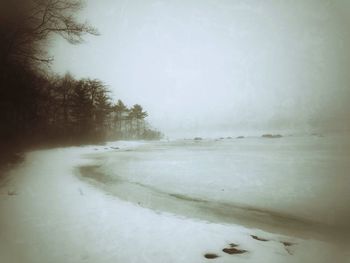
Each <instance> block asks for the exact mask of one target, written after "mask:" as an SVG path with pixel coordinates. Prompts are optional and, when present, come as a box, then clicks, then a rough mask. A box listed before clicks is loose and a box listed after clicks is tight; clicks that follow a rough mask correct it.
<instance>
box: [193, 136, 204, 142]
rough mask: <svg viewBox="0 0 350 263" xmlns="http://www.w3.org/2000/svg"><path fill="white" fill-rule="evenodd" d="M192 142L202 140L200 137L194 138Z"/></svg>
mask: <svg viewBox="0 0 350 263" xmlns="http://www.w3.org/2000/svg"><path fill="white" fill-rule="evenodd" d="M193 140H195V141H201V140H203V138H202V137H195V138H194V139H193Z"/></svg>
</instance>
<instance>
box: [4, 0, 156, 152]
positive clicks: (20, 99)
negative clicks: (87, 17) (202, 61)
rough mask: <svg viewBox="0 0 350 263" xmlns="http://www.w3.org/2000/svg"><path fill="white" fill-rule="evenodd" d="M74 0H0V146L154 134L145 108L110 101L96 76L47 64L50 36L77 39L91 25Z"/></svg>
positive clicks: (153, 136) (91, 31)
mask: <svg viewBox="0 0 350 263" xmlns="http://www.w3.org/2000/svg"><path fill="white" fill-rule="evenodd" d="M82 7H83V2H82V1H79V0H27V1H23V0H12V1H0V35H1V38H2V39H1V41H0V142H1V144H2V145H1V146H2V149H4V146H5V148H6V145H7V146H10V147H13V146H14V145H15V144H17V145H27V144H31V145H37V144H42V143H54V144H76V143H90V142H97V141H102V140H107V139H140V138H142V139H157V138H160V136H161V134H160V133H159V132H157V131H154V130H152V129H151V128H150V127H149V125H148V124H147V123H146V122H145V118H146V117H147V112H145V111H144V110H143V108H142V106H140V105H138V104H136V105H134V106H132V107H130V108H128V107H127V106H126V105H125V104H124V103H123V102H122V101H120V100H119V101H118V102H116V103H113V102H112V99H111V93H110V91H109V89H108V88H107V86H106V85H105V84H104V83H103V82H102V81H100V80H97V79H89V78H86V79H79V80H78V79H75V78H74V77H73V76H72V75H70V74H69V73H67V74H65V75H64V76H57V75H55V74H54V73H52V72H51V71H50V69H49V66H48V65H49V64H50V63H51V62H52V60H53V58H51V57H49V56H48V53H47V50H48V46H49V44H50V41H51V39H52V36H54V35H59V36H61V37H63V38H64V39H66V40H67V41H68V42H69V43H71V44H79V43H81V42H82V41H83V36H84V35H86V34H91V35H98V34H99V33H98V31H97V30H96V29H95V28H94V27H92V26H91V25H89V24H88V23H86V22H80V21H78V20H77V19H76V18H75V14H76V12H77V11H79V10H80V9H81V8H82Z"/></svg>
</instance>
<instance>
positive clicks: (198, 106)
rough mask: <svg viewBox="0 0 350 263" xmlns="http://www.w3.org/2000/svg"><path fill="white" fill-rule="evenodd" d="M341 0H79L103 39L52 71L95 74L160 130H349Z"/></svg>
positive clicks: (348, 62) (63, 46) (73, 50)
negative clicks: (144, 112) (140, 107)
mask: <svg viewBox="0 0 350 263" xmlns="http://www.w3.org/2000/svg"><path fill="white" fill-rule="evenodd" d="M349 10H350V9H349V5H348V4H347V3H346V1H335V2H332V3H330V2H328V1H307V2H298V3H295V2H294V1H286V2H283V3H277V2H276V1H266V2H263V3H259V4H257V3H255V2H245V1H235V2H232V1H219V2H215V3H214V2H213V1H210V0H207V1H201V2H198V1H178V2H172V3H170V2H167V1H155V0H154V1H153V0H152V1H147V2H142V1H131V2H130V1H117V2H115V1H103V2H98V3H96V2H93V1H87V3H86V8H85V9H84V10H83V11H82V12H81V13H80V16H81V19H82V20H87V21H89V22H90V23H91V24H93V25H95V26H96V27H97V28H98V30H99V31H100V33H101V35H100V36H98V37H88V38H87V40H86V42H85V43H83V44H82V45H79V47H76V46H70V45H69V44H67V43H64V41H63V40H57V41H55V42H53V43H52V46H51V48H50V53H51V54H52V55H53V56H54V57H55V61H54V63H53V66H52V69H53V70H54V71H57V72H59V73H62V74H64V73H65V72H67V71H69V72H70V73H72V74H73V75H75V76H78V77H87V76H89V77H96V78H100V79H101V80H103V81H104V82H105V83H106V84H107V85H108V86H109V88H110V89H111V90H112V94H113V96H114V97H115V98H121V99H122V100H123V101H125V102H126V104H130V105H132V104H134V103H136V102H137V103H141V104H142V105H144V106H145V108H147V110H148V112H149V113H150V114H149V118H148V119H149V121H150V122H151V124H152V125H154V126H155V127H156V128H158V129H159V130H161V131H162V132H164V133H165V134H167V135H170V136H172V135H174V136H175V137H181V136H186V135H187V134H189V135H190V134H191V135H194V134H198V133H200V131H203V133H204V134H216V133H217V132H218V131H220V130H222V132H223V133H225V134H229V133H235V132H238V133H239V132H240V130H243V131H248V132H249V131H250V132H252V131H254V130H258V131H260V130H261V131H269V130H288V131H296V132H329V131H330V132H331V131H348V130H349V123H348V122H347V119H348V114H349V113H350V110H349V106H348V99H349V98H350V89H349V87H348V83H349V76H350V74H348V72H347V71H348V68H349V67H350V56H349V53H348V52H347V47H348V45H349V44H350V37H349V33H348V32H347V28H346V21H348V18H347V15H348V14H349V12H350V11H349Z"/></svg>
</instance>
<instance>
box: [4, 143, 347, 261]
mask: <svg viewBox="0 0 350 263" xmlns="http://www.w3.org/2000/svg"><path fill="white" fill-rule="evenodd" d="M111 145H113V147H116V146H119V147H121V148H123V147H124V148H125V147H128V148H129V149H136V148H137V147H139V146H138V144H137V143H136V144H133V145H129V144H128V143H114V144H109V145H108V146H88V147H72V148H61V149H53V150H42V151H36V152H31V153H29V154H27V155H26V159H25V161H24V163H23V164H21V165H19V166H18V167H17V168H16V169H14V170H13V171H11V172H10V174H9V175H8V177H6V181H5V183H3V185H2V187H1V188H0V262H1V263H41V262H45V263H62V262H65V263H70V262H91V263H104V262H106V263H107V262H108V263H112V262H113V263H122V262H123V263H124V262H128V263H131V262H135V263H136V262H137V263H139V262H143V263H147V262H152V263H157V262H159V263H160V262H162V263H164V262H167V263H171V262H174V263H175V262H176V263H182V262H191V263H196V262H211V261H213V262H214V261H215V262H238V263H239V262H260V263H264V262H269V263H275V262H298V263H300V262H301V263H302V262H311V263H312V262H315V263H316V262H317V263H319V262H327V263H328V262H340V263H342V262H350V261H349V257H350V255H349V253H348V252H347V250H346V247H340V245H339V244H336V243H335V244H332V243H330V242H326V241H319V240H313V239H301V238H296V237H290V236H283V235H278V234H272V233H268V232H265V231H262V230H258V229H249V228H246V227H243V226H239V225H235V224H223V223H222V224H220V223H210V222H208V221H204V220H200V219H193V218H191V217H189V216H180V215H176V214H172V213H167V212H161V211H154V210H151V209H148V208H144V207H141V206H139V205H138V204H135V203H133V202H127V201H123V200H121V199H118V198H117V197H115V196H113V195H109V194H108V192H104V191H103V190H101V189H100V188H98V187H95V186H94V185H93V184H89V183H86V182H84V181H82V180H80V179H79V178H78V177H77V176H76V173H75V169H76V167H77V166H80V165H86V164H93V163H95V162H96V161H94V160H91V159H89V158H87V156H89V155H90V156H91V154H94V156H96V157H98V156H100V157H101V158H102V160H104V159H103V158H104V155H105V153H106V152H109V154H113V152H114V151H117V150H114V149H111V148H110V147H111ZM105 148H106V149H105ZM124 148H123V149H124ZM140 149H142V146H141V148H140ZM135 152H136V151H135ZM141 152H142V150H141ZM127 153H129V154H131V153H133V152H132V151H131V152H127ZM106 162H108V161H106ZM130 179H131V178H130ZM9 191H11V192H14V193H15V195H9V194H8V193H9ZM252 234H253V235H258V236H259V237H263V238H266V239H269V240H270V241H267V242H262V241H258V240H255V239H252V238H251V236H250V235H252ZM280 241H289V242H293V243H295V245H293V246H291V247H290V253H291V254H292V255H290V254H289V253H288V251H287V250H286V249H285V247H284V246H283V245H282V244H281V243H280ZM232 242H233V243H237V244H239V247H240V248H242V249H245V250H248V253H245V254H242V255H228V254H226V253H224V252H222V249H223V248H225V247H227V246H228V244H229V243H232ZM346 245H347V244H346ZM344 246H345V245H344ZM205 253H216V254H218V255H219V258H217V259H206V258H204V256H203V255H204V254H205ZM346 253H347V254H346Z"/></svg>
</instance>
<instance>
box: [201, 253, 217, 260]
mask: <svg viewBox="0 0 350 263" xmlns="http://www.w3.org/2000/svg"><path fill="white" fill-rule="evenodd" d="M204 257H205V258H209V259H214V258H218V257H219V256H218V255H216V254H213V253H207V254H205V255H204Z"/></svg>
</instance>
